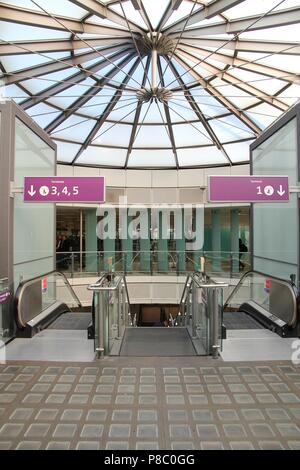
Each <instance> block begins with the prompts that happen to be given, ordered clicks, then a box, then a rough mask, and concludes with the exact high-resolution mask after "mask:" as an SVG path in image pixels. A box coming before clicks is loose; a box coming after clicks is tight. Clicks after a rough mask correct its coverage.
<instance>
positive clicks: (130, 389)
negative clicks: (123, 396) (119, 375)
mask: <svg viewBox="0 0 300 470" xmlns="http://www.w3.org/2000/svg"><path fill="white" fill-rule="evenodd" d="M134 392H135V386H134V385H119V386H118V393H134Z"/></svg>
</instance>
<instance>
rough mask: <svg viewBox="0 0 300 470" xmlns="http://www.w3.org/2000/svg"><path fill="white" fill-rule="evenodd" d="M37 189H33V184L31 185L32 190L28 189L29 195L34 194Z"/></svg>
mask: <svg viewBox="0 0 300 470" xmlns="http://www.w3.org/2000/svg"><path fill="white" fill-rule="evenodd" d="M35 193H36V191H35V190H34V189H33V185H31V186H30V191H28V194H29V196H31V197H32V196H34V195H35Z"/></svg>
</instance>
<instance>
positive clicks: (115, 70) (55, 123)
mask: <svg viewBox="0 0 300 470" xmlns="http://www.w3.org/2000/svg"><path fill="white" fill-rule="evenodd" d="M134 56H135V54H134V53H132V54H129V55H128V56H127V57H125V59H123V61H122V62H121V63H120V67H125V66H126V65H127V64H128V63H129V62H130V61H131V60H132V59H133V57H134ZM118 72H119V67H113V68H112V69H111V71H110V72H109V73H107V75H106V77H105V78H102V79H101V80H98V81H97V82H96V85H97V86H93V87H90V88H88V89H87V91H86V92H85V93H84V94H83V95H82V96H81V97H80V98H78V99H77V100H76V101H75V102H74V103H73V104H72V109H69V110H68V111H66V112H62V113H61V114H60V115H59V116H57V118H56V119H54V121H52V122H51V123H50V124H48V126H47V127H46V128H45V131H46V132H48V133H49V134H50V133H51V132H53V131H54V129H56V128H57V127H58V126H60V124H62V123H63V122H64V121H65V120H66V119H68V118H69V117H70V116H71V115H72V114H74V113H75V112H76V109H79V108H81V107H82V106H83V105H84V104H85V103H86V102H87V101H89V100H90V99H91V98H92V97H93V96H95V95H97V93H99V91H100V90H101V89H102V88H103V87H104V86H105V85H106V83H107V82H109V80H111V79H112V78H113V77H114V76H115V75H116V74H117V73H118Z"/></svg>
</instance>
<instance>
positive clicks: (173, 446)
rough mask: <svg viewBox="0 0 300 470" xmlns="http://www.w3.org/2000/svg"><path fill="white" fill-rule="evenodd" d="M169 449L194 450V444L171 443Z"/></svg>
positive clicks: (184, 442)
mask: <svg viewBox="0 0 300 470" xmlns="http://www.w3.org/2000/svg"><path fill="white" fill-rule="evenodd" d="M171 449H172V450H194V449H195V446H194V443H193V442H191V441H182V442H181V441H178V442H171Z"/></svg>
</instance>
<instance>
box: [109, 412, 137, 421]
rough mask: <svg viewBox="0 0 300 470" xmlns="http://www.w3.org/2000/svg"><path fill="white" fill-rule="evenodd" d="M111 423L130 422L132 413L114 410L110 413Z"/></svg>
mask: <svg viewBox="0 0 300 470" xmlns="http://www.w3.org/2000/svg"><path fill="white" fill-rule="evenodd" d="M111 419H112V421H119V422H121V421H131V420H132V411H131V410H114V411H113V413H112V418H111Z"/></svg>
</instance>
